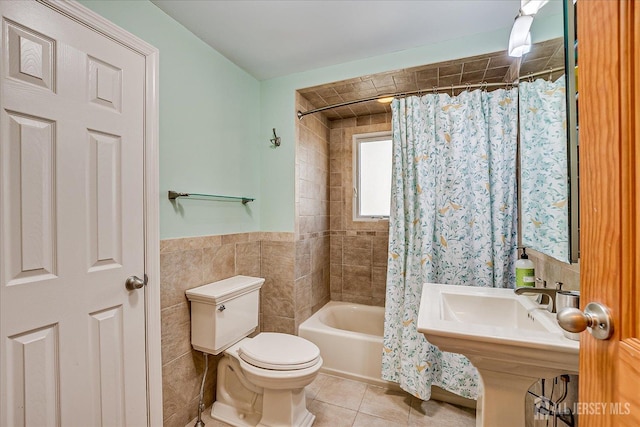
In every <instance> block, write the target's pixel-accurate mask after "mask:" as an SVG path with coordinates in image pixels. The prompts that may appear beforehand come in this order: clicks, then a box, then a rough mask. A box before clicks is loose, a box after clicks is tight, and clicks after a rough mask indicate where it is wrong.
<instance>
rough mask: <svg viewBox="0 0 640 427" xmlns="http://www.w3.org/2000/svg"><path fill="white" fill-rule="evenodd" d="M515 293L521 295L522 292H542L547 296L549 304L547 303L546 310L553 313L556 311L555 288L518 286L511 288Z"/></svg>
mask: <svg viewBox="0 0 640 427" xmlns="http://www.w3.org/2000/svg"><path fill="white" fill-rule="evenodd" d="M513 291H514V292H515V293H516V295H522V294H542V295H544V296H546V297H548V300H549V304H547V310H548V311H549V312H550V313H555V312H556V295H557V293H558V291H557V290H556V289H549V288H529V287H525V286H523V287H520V288H515V289H514V290H513Z"/></svg>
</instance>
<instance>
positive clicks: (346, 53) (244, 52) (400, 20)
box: [152, 0, 562, 80]
mask: <svg viewBox="0 0 640 427" xmlns="http://www.w3.org/2000/svg"><path fill="white" fill-rule="evenodd" d="M152 2H153V3H154V4H155V5H157V6H158V7H159V8H160V9H162V10H163V11H164V12H165V13H167V14H168V15H169V16H171V17H173V18H174V19H175V20H177V21H178V22H180V23H181V24H182V25H184V26H185V27H186V28H187V29H189V30H190V31H191V32H193V33H194V34H195V35H196V36H198V37H199V38H201V39H202V40H204V41H205V42H206V43H208V44H209V45H210V46H212V47H213V48H214V49H215V50H217V51H218V52H220V53H221V54H222V55H224V56H225V57H227V58H228V59H229V60H231V61H232V62H233V63H235V64H236V65H238V66H239V67H241V68H242V69H244V70H245V71H247V72H248V73H249V74H251V75H252V76H254V77H255V78H256V79H258V80H266V79H270V78H274V77H280V76H285V75H288V74H292V73H296V72H301V71H306V70H312V69H316V68H321V67H326V66H330V65H336V64H341V63H345V62H349V61H354V60H358V59H363V58H368V57H374V56H378V55H384V54H388V53H391V52H396V51H401V50H406V49H411V48H414V47H418V46H424V45H428V44H432V43H437V42H441V41H444V40H450V39H454V38H458V37H463V36H469V35H473V34H479V33H484V32H489V31H493V30H497V29H503V28H508V27H510V26H511V24H512V23H513V19H514V18H515V16H516V15H517V13H518V10H519V8H520V0H483V1H480V0H455V1H454V0H422V1H419V0H413V1H405V0H397V1H393V0H392V1H389V0H377V1H361V0H152ZM559 13H562V2H560V1H559V0H552V1H551V2H550V3H549V4H548V5H547V6H545V7H544V8H543V9H542V11H541V12H540V13H539V14H540V15H543V16H544V15H545V14H547V15H552V14H559ZM506 43H507V41H506V40H505V45H506Z"/></svg>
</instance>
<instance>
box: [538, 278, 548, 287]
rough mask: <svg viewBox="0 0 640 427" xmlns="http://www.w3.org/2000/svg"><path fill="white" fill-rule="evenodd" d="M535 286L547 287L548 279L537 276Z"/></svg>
mask: <svg viewBox="0 0 640 427" xmlns="http://www.w3.org/2000/svg"><path fill="white" fill-rule="evenodd" d="M535 283H536V284H535V287H536V288H546V287H547V281H546V280H544V279H543V278H542V277H536V279H535Z"/></svg>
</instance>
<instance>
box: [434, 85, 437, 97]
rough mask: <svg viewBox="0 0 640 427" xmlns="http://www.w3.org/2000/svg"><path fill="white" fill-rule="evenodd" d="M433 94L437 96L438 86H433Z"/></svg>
mask: <svg viewBox="0 0 640 427" xmlns="http://www.w3.org/2000/svg"><path fill="white" fill-rule="evenodd" d="M433 93H434V95H437V94H438V86H434V87H433Z"/></svg>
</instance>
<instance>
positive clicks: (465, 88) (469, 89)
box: [464, 83, 471, 92]
mask: <svg viewBox="0 0 640 427" xmlns="http://www.w3.org/2000/svg"><path fill="white" fill-rule="evenodd" d="M464 90H466V91H467V92H470V91H471V83H467V84H466V85H465V87H464Z"/></svg>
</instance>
